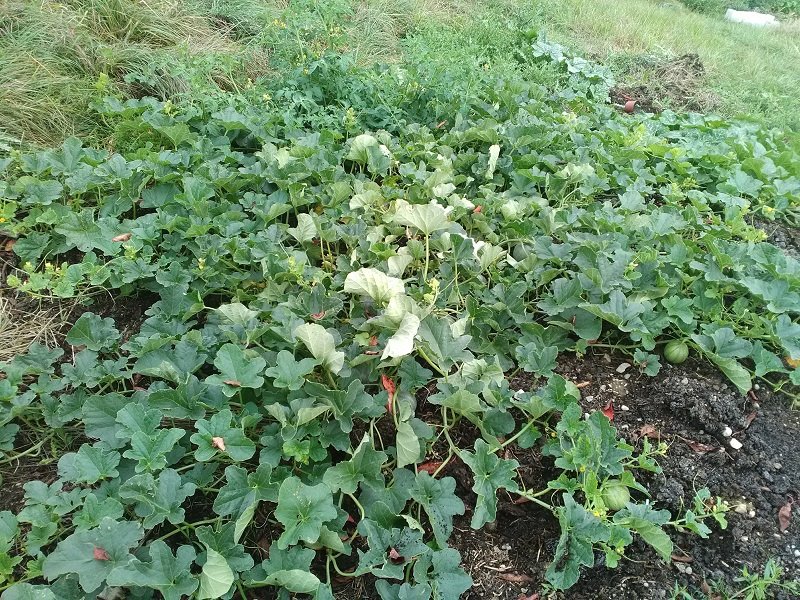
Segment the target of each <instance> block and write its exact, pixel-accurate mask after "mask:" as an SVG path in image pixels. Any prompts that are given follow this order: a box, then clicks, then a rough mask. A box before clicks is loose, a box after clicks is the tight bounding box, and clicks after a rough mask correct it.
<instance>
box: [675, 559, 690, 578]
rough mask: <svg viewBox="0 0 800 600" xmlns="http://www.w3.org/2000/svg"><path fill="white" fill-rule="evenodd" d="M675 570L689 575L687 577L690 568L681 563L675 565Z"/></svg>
mask: <svg viewBox="0 0 800 600" xmlns="http://www.w3.org/2000/svg"><path fill="white" fill-rule="evenodd" d="M675 568H676V569H678V571H680V572H681V573H685V574H687V575H688V573H686V570H687V569H688V568H689V567H687V566H686V565H685V564H683V563H680V562H676V563H675Z"/></svg>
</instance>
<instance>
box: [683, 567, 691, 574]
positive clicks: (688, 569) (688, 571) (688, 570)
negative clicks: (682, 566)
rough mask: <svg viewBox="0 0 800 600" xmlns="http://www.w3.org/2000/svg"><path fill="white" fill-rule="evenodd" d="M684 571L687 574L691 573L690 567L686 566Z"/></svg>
mask: <svg viewBox="0 0 800 600" xmlns="http://www.w3.org/2000/svg"><path fill="white" fill-rule="evenodd" d="M684 573H686V574H687V575H691V574H692V567H689V566H687V567H686V570H685V571H684Z"/></svg>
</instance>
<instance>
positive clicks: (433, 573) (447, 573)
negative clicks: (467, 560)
mask: <svg viewBox="0 0 800 600" xmlns="http://www.w3.org/2000/svg"><path fill="white" fill-rule="evenodd" d="M460 564H461V555H460V554H459V553H458V551H457V550H455V549H453V548H446V549H444V550H434V551H433V552H430V553H429V554H424V555H422V556H421V557H420V558H419V559H418V560H417V562H416V563H415V564H414V570H413V573H414V580H415V581H416V582H417V583H421V584H425V583H427V584H428V585H430V586H431V598H432V599H433V600H459V598H461V594H463V593H464V592H466V591H467V590H468V589H469V588H471V587H472V579H471V578H470V576H469V575H467V574H466V573H465V572H464V570H463V569H462V568H461V567H460Z"/></svg>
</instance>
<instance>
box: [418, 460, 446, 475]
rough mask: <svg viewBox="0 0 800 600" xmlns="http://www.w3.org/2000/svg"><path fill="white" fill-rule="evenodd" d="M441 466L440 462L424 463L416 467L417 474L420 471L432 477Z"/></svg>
mask: <svg viewBox="0 0 800 600" xmlns="http://www.w3.org/2000/svg"><path fill="white" fill-rule="evenodd" d="M441 466H442V461H440V460H432V461H429V462H426V463H422V464H421V465H419V466H418V467H417V473H419V472H420V471H425V472H426V473H427V474H428V475H431V476H433V474H434V473H436V471H437V470H438V469H439V467H441Z"/></svg>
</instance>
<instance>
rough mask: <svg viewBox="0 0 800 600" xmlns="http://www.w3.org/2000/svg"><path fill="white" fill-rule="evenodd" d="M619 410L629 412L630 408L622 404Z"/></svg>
mask: <svg viewBox="0 0 800 600" xmlns="http://www.w3.org/2000/svg"><path fill="white" fill-rule="evenodd" d="M619 408H620V410H630V408H628V407H627V406H626V405H625V404H623V405H622V406H620V407H619Z"/></svg>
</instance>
